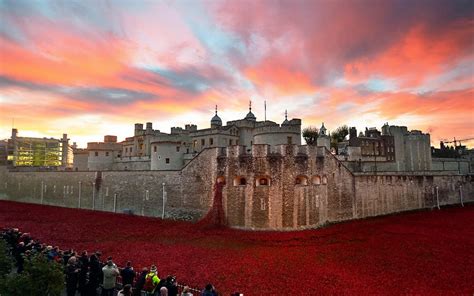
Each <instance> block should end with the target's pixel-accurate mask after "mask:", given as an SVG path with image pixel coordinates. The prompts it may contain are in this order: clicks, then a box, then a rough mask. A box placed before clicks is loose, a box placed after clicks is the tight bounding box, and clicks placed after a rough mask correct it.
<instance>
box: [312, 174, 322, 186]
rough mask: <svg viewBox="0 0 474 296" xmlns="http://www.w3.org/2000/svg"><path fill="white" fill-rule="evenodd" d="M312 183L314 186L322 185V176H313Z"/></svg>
mask: <svg viewBox="0 0 474 296" xmlns="http://www.w3.org/2000/svg"><path fill="white" fill-rule="evenodd" d="M312 183H313V185H321V177H320V176H313V178H312Z"/></svg>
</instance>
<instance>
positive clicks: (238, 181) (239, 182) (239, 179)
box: [234, 176, 247, 186]
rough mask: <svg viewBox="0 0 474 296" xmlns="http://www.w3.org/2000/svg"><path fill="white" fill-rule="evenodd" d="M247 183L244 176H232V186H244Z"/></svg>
mask: <svg viewBox="0 0 474 296" xmlns="http://www.w3.org/2000/svg"><path fill="white" fill-rule="evenodd" d="M245 185H247V179H245V177H240V176H239V177H235V178H234V186H245Z"/></svg>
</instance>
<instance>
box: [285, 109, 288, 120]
mask: <svg viewBox="0 0 474 296" xmlns="http://www.w3.org/2000/svg"><path fill="white" fill-rule="evenodd" d="M285 120H288V110H286V109H285Z"/></svg>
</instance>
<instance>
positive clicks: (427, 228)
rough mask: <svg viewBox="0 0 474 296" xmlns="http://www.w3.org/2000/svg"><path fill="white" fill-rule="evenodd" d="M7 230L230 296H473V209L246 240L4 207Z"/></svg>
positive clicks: (228, 232) (204, 230)
mask: <svg viewBox="0 0 474 296" xmlns="http://www.w3.org/2000/svg"><path fill="white" fill-rule="evenodd" d="M0 227H18V228H20V229H21V230H22V231H23V232H30V233H31V235H32V236H33V237H34V238H38V239H40V240H41V241H42V242H45V243H48V244H51V245H58V246H60V248H62V249H69V248H74V249H75V250H77V251H82V250H89V251H95V250H101V251H102V253H103V255H104V256H105V257H106V256H113V258H114V261H116V262H117V263H118V265H119V266H123V265H124V263H125V262H126V261H127V260H131V261H132V263H133V265H134V266H135V269H138V268H140V267H142V266H149V265H150V264H156V265H157V266H158V270H159V274H160V276H166V275H168V274H174V275H176V276H177V279H178V282H179V283H185V284H188V285H191V286H195V287H202V286H204V285H205V284H206V283H207V282H212V283H213V284H214V285H215V286H216V287H217V288H218V290H220V291H221V292H223V295H229V294H230V293H231V292H234V291H240V292H242V293H245V295H246V296H247V295H334V294H338V295H349V294H350V295H354V294H358V295H360V294H364V295H367V294H370V295H400V294H412V295H414V294H417V295H447V294H451V295H460V294H465V295H473V293H474V281H473V278H474V206H473V205H468V206H466V207H465V208H443V209H441V211H438V210H433V211H420V212H411V213H405V214H399V215H394V216H388V217H379V218H372V219H366V220H360V221H352V222H347V223H341V224H337V225H332V226H329V227H327V228H324V229H315V230H307V231H298V232H245V231H239V230H232V229H215V228H210V227H203V226H202V225H200V226H198V225H195V224H191V223H186V222H172V221H162V220H160V219H152V218H144V217H138V216H127V215H121V214H112V213H102V212H92V211H88V210H76V209H67V208H59V207H52V206H40V205H33V204H23V203H15V202H9V201H0Z"/></svg>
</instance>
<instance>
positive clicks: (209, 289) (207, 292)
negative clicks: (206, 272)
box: [201, 284, 218, 296]
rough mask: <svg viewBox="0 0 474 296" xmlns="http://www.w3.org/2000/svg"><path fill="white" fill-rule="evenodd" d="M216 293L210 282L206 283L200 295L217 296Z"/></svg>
mask: <svg viewBox="0 0 474 296" xmlns="http://www.w3.org/2000/svg"><path fill="white" fill-rule="evenodd" d="M217 295H218V293H217V291H216V289H215V288H214V286H213V285H212V284H207V285H206V287H205V288H204V290H202V292H201V296H217Z"/></svg>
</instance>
